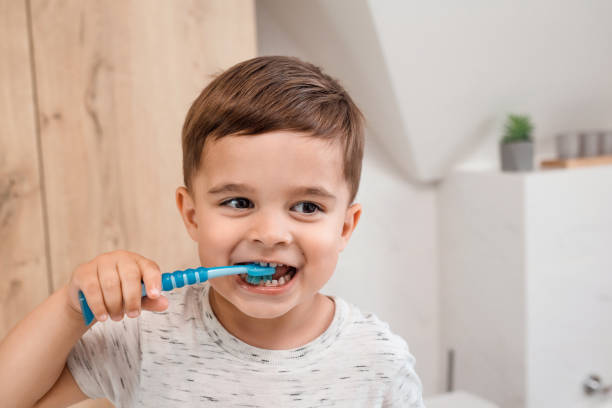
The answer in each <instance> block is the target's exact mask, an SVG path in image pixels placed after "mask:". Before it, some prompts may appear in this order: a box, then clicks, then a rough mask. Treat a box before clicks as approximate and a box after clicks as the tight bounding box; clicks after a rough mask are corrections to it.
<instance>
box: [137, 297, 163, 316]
mask: <svg viewBox="0 0 612 408" xmlns="http://www.w3.org/2000/svg"><path fill="white" fill-rule="evenodd" d="M142 308H143V309H144V310H149V311H151V312H163V311H164V310H166V309H167V308H168V298H167V297H165V296H163V295H162V296H160V297H158V298H157V299H151V298H148V297H144V298H142Z"/></svg>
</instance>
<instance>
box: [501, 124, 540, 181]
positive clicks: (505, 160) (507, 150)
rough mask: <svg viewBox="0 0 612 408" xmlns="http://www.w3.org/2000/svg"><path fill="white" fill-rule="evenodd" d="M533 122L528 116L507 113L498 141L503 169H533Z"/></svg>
mask: <svg viewBox="0 0 612 408" xmlns="http://www.w3.org/2000/svg"><path fill="white" fill-rule="evenodd" d="M532 132H533V124H532V123H531V120H530V119H529V117H528V116H524V115H512V114H510V115H508V119H507V121H506V126H505V133H504V137H503V139H502V140H501V143H500V154H501V163H502V170H503V171H530V170H533V140H532V138H531V133H532Z"/></svg>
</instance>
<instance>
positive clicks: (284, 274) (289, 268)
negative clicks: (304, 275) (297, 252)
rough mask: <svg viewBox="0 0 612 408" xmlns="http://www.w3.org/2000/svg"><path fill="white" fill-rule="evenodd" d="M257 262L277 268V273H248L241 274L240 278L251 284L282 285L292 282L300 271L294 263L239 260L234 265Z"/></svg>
mask: <svg viewBox="0 0 612 408" xmlns="http://www.w3.org/2000/svg"><path fill="white" fill-rule="evenodd" d="M251 263H254V264H257V265H260V266H263V267H273V268H275V273H274V275H272V276H264V277H257V276H249V275H248V274H246V273H243V274H240V275H239V276H240V279H241V280H242V281H243V282H245V283H246V284H248V285H249V286H265V287H281V286H285V285H287V284H288V283H289V282H291V279H293V278H294V277H295V275H296V274H297V273H298V271H299V270H298V268H296V267H295V266H293V265H285V264H282V263H278V262H260V261H248V262H237V263H235V264H234V265H246V264H251Z"/></svg>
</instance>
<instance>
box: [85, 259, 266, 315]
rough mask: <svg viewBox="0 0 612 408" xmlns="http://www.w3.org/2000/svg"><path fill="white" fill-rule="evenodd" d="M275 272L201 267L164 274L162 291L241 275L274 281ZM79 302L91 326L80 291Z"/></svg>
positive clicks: (244, 267) (257, 268)
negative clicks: (220, 277)
mask: <svg viewBox="0 0 612 408" xmlns="http://www.w3.org/2000/svg"><path fill="white" fill-rule="evenodd" d="M275 272H276V269H275V268H273V267H266V266H260V265H258V264H248V265H232V266H215V267H212V268H204V267H202V266H201V267H199V268H195V269H185V270H184V271H175V272H172V273H162V290H163V291H169V290H172V289H176V288H182V287H183V286H185V285H186V284H187V285H193V284H196V283H202V282H205V281H207V280H208V279H212V278H217V277H219V276H228V275H240V274H241V273H246V274H248V275H249V276H248V278H249V279H248V280H249V282H251V283H252V282H253V281H256V282H259V280H260V279H264V280H266V279H272V275H274V273H275ZM142 296H147V291H146V289H145V285H144V283H143V284H142ZM79 302H80V303H81V310H82V312H83V319H84V320H85V325H86V326H89V323H91V321H92V320H93V319H94V315H93V313H92V312H91V309H90V308H89V305H88V304H87V300H86V299H85V295H84V294H83V292H82V291H80V290H79Z"/></svg>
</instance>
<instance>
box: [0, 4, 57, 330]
mask: <svg viewBox="0 0 612 408" xmlns="http://www.w3.org/2000/svg"><path fill="white" fill-rule="evenodd" d="M33 101H34V95H33V88H32V78H31V71H30V48H29V40H28V25H27V13H26V4H25V0H24V1H14V0H0V338H3V337H4V336H5V335H6V334H7V333H8V331H9V329H10V328H11V327H12V326H14V325H15V324H16V323H17V322H18V321H19V320H21V319H22V318H23V317H24V316H25V315H26V314H28V313H29V312H30V311H31V310H32V309H34V307H36V305H38V304H39V303H40V302H42V301H43V300H44V299H45V298H46V297H47V296H48V295H49V285H48V280H49V276H48V270H47V261H46V256H45V233H44V222H43V211H42V197H41V194H42V192H41V186H40V183H39V180H40V177H39V156H38V148H37V140H36V139H37V138H36V126H35V116H34V109H35V108H34V104H33Z"/></svg>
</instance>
